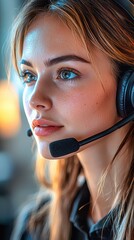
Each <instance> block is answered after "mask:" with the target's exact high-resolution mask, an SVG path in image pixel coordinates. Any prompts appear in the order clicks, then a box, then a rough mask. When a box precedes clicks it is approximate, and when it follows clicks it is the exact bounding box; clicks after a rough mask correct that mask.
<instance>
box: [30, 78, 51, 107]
mask: <svg viewBox="0 0 134 240" xmlns="http://www.w3.org/2000/svg"><path fill="white" fill-rule="evenodd" d="M49 93H50V87H49V86H44V84H42V83H40V81H37V82H36V84H35V86H34V88H33V91H32V93H31V95H30V98H29V106H30V108H32V109H36V110H37V111H42V110H44V111H48V110H49V109H51V108H52V100H51V96H50V94H49Z"/></svg>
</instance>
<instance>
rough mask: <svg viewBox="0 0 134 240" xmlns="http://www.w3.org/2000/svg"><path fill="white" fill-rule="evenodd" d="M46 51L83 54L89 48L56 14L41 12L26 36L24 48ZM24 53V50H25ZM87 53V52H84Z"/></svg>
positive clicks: (28, 50) (26, 49)
mask: <svg viewBox="0 0 134 240" xmlns="http://www.w3.org/2000/svg"><path fill="white" fill-rule="evenodd" d="M33 49H34V51H37V50H38V51H40V52H42V51H43V49H44V50H45V52H47V51H49V52H55V51H57V50H58V51H59V52H62V50H63V49H64V51H67V53H68V52H77V53H79V54H82V55H83V53H84V52H86V54H87V49H86V48H85V47H84V44H83V43H82V41H81V40H80V38H79V37H78V35H77V34H76V33H75V32H74V31H72V30H71V29H70V28H69V27H68V26H67V25H66V24H65V22H63V21H62V20H61V19H60V18H59V17H58V16H56V15H48V14H41V15H40V16H38V17H37V18H36V19H35V20H34V21H33V22H32V24H31V25H30V27H29V29H28V32H27V33H26V35H25V38H24V44H23V50H24V51H27V52H29V53H30V50H31V51H33ZM23 53H24V52H23ZM84 54H85V53H84Z"/></svg>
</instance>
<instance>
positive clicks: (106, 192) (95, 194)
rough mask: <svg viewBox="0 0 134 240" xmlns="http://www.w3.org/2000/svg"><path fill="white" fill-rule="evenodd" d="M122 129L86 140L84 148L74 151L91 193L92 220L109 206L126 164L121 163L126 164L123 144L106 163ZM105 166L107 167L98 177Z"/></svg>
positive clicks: (114, 148) (105, 211)
mask: <svg viewBox="0 0 134 240" xmlns="http://www.w3.org/2000/svg"><path fill="white" fill-rule="evenodd" d="M125 133H126V126H125V127H124V128H122V129H120V130H118V131H116V132H114V133H112V134H110V135H109V136H106V137H104V138H103V141H102V140H101V139H100V140H98V141H96V143H93V144H90V146H89V147H88V148H86V149H85V150H83V151H81V152H80V153H78V158H79V160H80V162H81V164H82V166H83V169H84V174H85V177H86V181H87V184H88V187H89V191H90V194H91V209H92V210H91V209H90V215H91V216H92V218H93V220H94V221H95V222H96V221H98V220H100V219H101V218H102V217H104V216H105V215H106V214H107V213H108V212H109V211H110V210H111V209H112V207H113V204H114V202H115V198H116V197H117V187H118V185H119V183H121V182H122V181H123V178H124V176H125V174H126V172H127V167H124V166H128V162H127V161H128V153H127V151H125V146H124V147H123V148H122V150H121V151H120V153H119V154H118V156H117V157H116V160H115V161H114V163H113V164H111V166H110V163H111V162H112V160H113V158H114V155H115V154H116V152H117V149H118V147H119V145H120V143H121V142H122V139H123V138H124V137H125ZM111 146H112V147H111ZM108 166H110V170H109V171H108V174H106V176H105V180H104V181H102V179H103V177H104V175H105V174H104V173H106V169H108ZM116 204H117V202H116Z"/></svg>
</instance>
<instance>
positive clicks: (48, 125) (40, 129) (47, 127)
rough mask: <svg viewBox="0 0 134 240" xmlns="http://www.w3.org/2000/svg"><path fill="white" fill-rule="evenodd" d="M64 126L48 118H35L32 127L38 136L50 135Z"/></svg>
mask: <svg viewBox="0 0 134 240" xmlns="http://www.w3.org/2000/svg"><path fill="white" fill-rule="evenodd" d="M62 127H63V126H61V125H59V124H57V123H55V122H53V121H50V120H46V119H35V120H33V122H32V128H33V130H34V133H35V135H37V136H44V137H45V136H49V135H50V134H52V133H54V132H56V131H58V130H59V129H61V128H62Z"/></svg>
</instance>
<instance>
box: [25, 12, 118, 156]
mask: <svg viewBox="0 0 134 240" xmlns="http://www.w3.org/2000/svg"><path fill="white" fill-rule="evenodd" d="M92 53H93V58H94V64H95V65H96V66H97V71H96V68H95V67H94V64H93V63H92V62H91V59H89V58H88V57H87V50H86V49H85V48H84V46H83V45H82V43H81V41H80V40H79V39H78V38H77V37H76V36H74V34H73V33H72V32H71V30H70V29H68V28H67V27H66V26H65V24H64V23H63V22H62V21H60V20H59V19H58V18H57V17H56V16H47V15H46V16H43V15H41V16H40V17H38V18H37V19H36V21H34V22H33V23H32V25H31V26H30V29H29V31H28V33H27V35H26V37H25V40H24V46H23V54H22V59H26V60H27V61H29V62H30V63H31V64H32V67H29V66H25V65H23V64H22V66H21V68H22V70H27V69H28V70H29V71H31V72H32V73H34V74H35V75H36V76H37V78H38V80H37V81H36V84H35V83H34V84H32V85H30V86H27V85H26V86H25V88H24V94H23V102H24V108H25V112H26V115H27V118H28V121H29V124H30V126H31V121H32V120H33V118H36V117H41V118H42V117H43V118H46V119H49V120H53V121H54V122H56V123H58V124H59V125H62V126H63V128H61V129H60V130H59V131H57V132H54V133H53V134H51V135H50V136H47V137H37V136H36V135H35V139H36V141H37V145H38V149H39V151H40V153H41V155H42V156H44V157H46V158H52V157H51V156H50V153H49V149H48V145H49V143H50V142H52V141H55V140H58V139H63V138H67V137H75V138H76V139H77V140H82V139H84V138H86V137H89V136H91V135H93V134H96V133H98V132H100V131H103V130H105V129H107V128H108V127H110V126H112V125H113V124H114V123H115V122H116V121H117V120H118V118H119V117H118V116H117V111H116V87H117V86H116V80H115V77H114V74H113V72H112V64H111V61H110V59H109V58H108V57H107V56H106V55H105V54H104V53H103V52H102V51H100V50H99V49H97V48H94V49H92ZM68 54H71V55H72V54H74V55H77V56H80V57H82V58H84V59H86V60H87V61H89V63H85V62H80V61H74V60H72V61H65V62H61V63H58V64H55V65H52V66H49V67H48V66H46V65H45V62H46V61H47V60H48V59H52V58H54V57H57V56H64V55H68ZM66 67H67V68H70V69H71V68H73V69H75V70H76V71H78V72H79V73H80V77H79V78H78V79H75V80H74V81H73V80H72V81H65V80H61V79H57V71H58V69H59V68H66ZM98 73H99V74H98ZM101 141H103V140H101ZM94 145H95V143H94ZM84 149H90V144H88V145H86V146H83V147H82V148H81V150H84ZM81 150H80V151H81Z"/></svg>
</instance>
